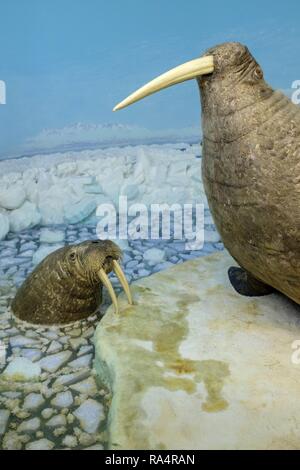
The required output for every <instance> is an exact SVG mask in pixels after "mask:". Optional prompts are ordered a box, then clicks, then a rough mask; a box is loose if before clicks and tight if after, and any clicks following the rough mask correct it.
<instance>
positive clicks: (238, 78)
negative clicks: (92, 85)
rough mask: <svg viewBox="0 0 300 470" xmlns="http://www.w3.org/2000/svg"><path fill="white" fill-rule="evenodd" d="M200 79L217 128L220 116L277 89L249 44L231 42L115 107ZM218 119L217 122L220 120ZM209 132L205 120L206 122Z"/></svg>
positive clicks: (208, 114)
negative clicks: (269, 80) (271, 85)
mask: <svg viewBox="0 0 300 470" xmlns="http://www.w3.org/2000/svg"><path fill="white" fill-rule="evenodd" d="M191 79H196V80H197V82H198V85H199V88H200V91H201V100H202V112H203V115H204V116H205V115H206V117H207V118H210V121H211V123H212V124H211V126H213V129H216V127H218V126H219V124H222V122H221V121H220V118H224V116H226V115H230V114H231V113H232V112H235V111H238V110H239V109H243V108H244V107H246V106H249V105H251V104H253V103H255V102H257V101H259V100H261V99H263V98H265V97H267V96H268V95H269V94H271V93H272V92H273V90H272V88H271V87H270V86H269V85H268V84H267V83H266V82H265V81H264V78H263V72H262V69H261V67H260V66H259V64H258V63H257V62H256V60H255V59H254V57H253V56H252V55H251V54H250V52H249V50H248V48H247V47H246V46H244V45H242V44H240V43H239V42H227V43H223V44H220V45H217V46H215V47H213V48H210V49H208V50H207V51H206V52H205V53H204V54H203V55H202V57H200V58H198V59H194V60H191V61H189V62H186V63H185V64H182V65H179V66H178V67H175V68H173V69H171V70H169V71H168V72H166V73H164V74H163V75H160V76H159V77H157V78H155V79H154V80H152V81H151V82H149V83H147V84H146V85H144V86H143V87H141V88H139V89H138V90H137V91H135V92H134V93H132V94H131V95H129V96H128V97H127V98H126V99H125V100H123V101H121V103H119V104H118V105H117V106H115V108H114V109H113V110H114V111H117V110H119V109H122V108H125V107H126V106H129V105H131V104H133V103H135V102H136V101H139V100H141V99H142V98H145V97H146V96H149V95H152V94H153V93H156V92H157V91H160V90H162V89H164V88H168V87H170V86H172V85H176V84H177V83H181V82H184V81H186V80H191ZM216 119H217V122H216ZM203 131H204V132H205V123H204V124H203Z"/></svg>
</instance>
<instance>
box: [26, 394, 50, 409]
mask: <svg viewBox="0 0 300 470" xmlns="http://www.w3.org/2000/svg"><path fill="white" fill-rule="evenodd" d="M44 402H45V400H44V398H43V396H42V395H41V394H39V393H30V394H29V395H27V396H26V398H25V400H24V405H23V408H24V409H25V410H35V409H37V408H39V407H40V406H41V405H42V404H43V403H44Z"/></svg>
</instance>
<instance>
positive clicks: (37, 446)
mask: <svg viewBox="0 0 300 470" xmlns="http://www.w3.org/2000/svg"><path fill="white" fill-rule="evenodd" d="M53 447H54V442H52V441H49V439H39V440H38V441H34V442H29V444H27V445H26V450H51V449H53Z"/></svg>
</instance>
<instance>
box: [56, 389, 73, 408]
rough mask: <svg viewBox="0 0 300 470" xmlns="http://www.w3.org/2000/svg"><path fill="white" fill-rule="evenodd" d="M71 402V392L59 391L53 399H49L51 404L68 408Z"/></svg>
mask: <svg viewBox="0 0 300 470" xmlns="http://www.w3.org/2000/svg"><path fill="white" fill-rule="evenodd" d="M72 403H73V395H72V393H71V392H69V391H68V392H61V393H58V394H57V395H56V397H55V398H53V400H51V405H53V406H55V407H56V408H68V407H69V406H71V405H72Z"/></svg>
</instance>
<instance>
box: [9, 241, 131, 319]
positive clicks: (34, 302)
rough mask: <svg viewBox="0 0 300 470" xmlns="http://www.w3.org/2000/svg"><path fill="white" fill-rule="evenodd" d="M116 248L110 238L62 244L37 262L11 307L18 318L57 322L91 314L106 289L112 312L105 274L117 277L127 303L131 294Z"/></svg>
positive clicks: (110, 288) (109, 289)
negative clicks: (62, 245) (113, 274)
mask: <svg viewBox="0 0 300 470" xmlns="http://www.w3.org/2000/svg"><path fill="white" fill-rule="evenodd" d="M121 258H122V252H121V250H120V248H119V247H118V246H117V245H116V244H115V243H113V242H112V241H109V240H105V241H101V240H95V241H85V242H82V243H79V244H77V245H68V246H64V247H62V248H60V249H58V250H56V251H54V252H53V253H50V254H49V255H48V256H47V257H46V258H45V259H44V260H43V261H42V262H41V263H39V264H38V265H37V266H36V268H35V269H34V270H33V271H32V273H31V274H30V275H29V276H28V277H27V279H26V280H25V282H24V283H23V284H22V285H21V287H20V288H19V289H18V291H17V293H16V296H15V298H14V299H13V301H12V304H11V307H12V311H13V312H14V314H15V315H16V316H17V317H18V318H20V319H21V320H25V321H28V322H30V323H37V324H60V323H68V322H72V321H76V320H81V319H83V318H87V317H88V316H89V315H92V314H93V313H95V311H97V309H98V308H99V306H100V304H101V301H102V286H104V287H106V289H107V290H108V292H109V294H110V297H111V299H112V302H113V304H114V307H115V311H116V313H118V312H119V307H118V302H117V297H116V294H115V291H114V288H113V286H112V283H111V282H110V280H109V277H108V274H109V273H110V272H111V271H113V272H114V273H115V274H116V276H117V278H118V279H119V281H120V283H121V285H122V287H123V289H124V291H125V293H126V296H127V298H128V302H129V304H132V303H133V302H132V296H131V293H130V289H129V285H128V282H127V280H126V277H125V275H124V273H123V271H122V269H121V266H120V264H119V261H120V260H121Z"/></svg>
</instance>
